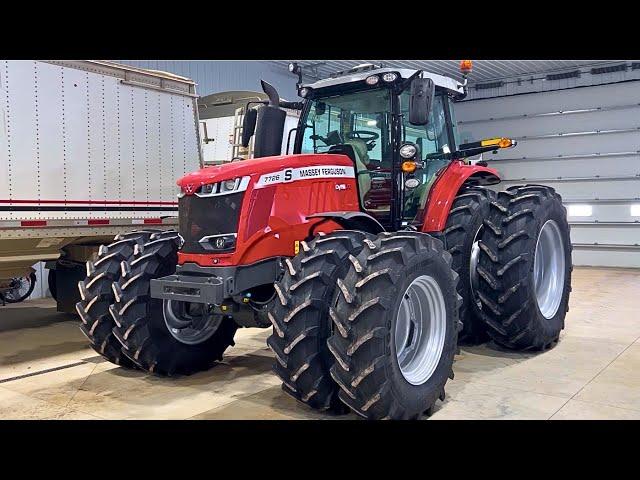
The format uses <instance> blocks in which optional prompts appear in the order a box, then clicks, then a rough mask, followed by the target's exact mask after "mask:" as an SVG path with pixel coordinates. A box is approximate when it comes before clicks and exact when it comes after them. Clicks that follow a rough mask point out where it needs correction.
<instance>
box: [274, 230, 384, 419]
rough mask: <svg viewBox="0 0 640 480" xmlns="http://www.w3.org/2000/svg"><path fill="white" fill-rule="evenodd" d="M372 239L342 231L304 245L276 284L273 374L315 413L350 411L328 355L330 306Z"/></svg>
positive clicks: (352, 232)
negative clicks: (340, 283)
mask: <svg viewBox="0 0 640 480" xmlns="http://www.w3.org/2000/svg"><path fill="white" fill-rule="evenodd" d="M366 238H372V237H371V236H370V235H368V234H366V233H364V232H358V231H351V230H338V231H336V232H333V233H331V234H329V235H321V236H317V237H315V238H314V239H313V240H311V241H310V242H308V243H307V242H300V245H301V249H300V253H299V254H298V255H296V256H295V257H293V258H291V259H286V260H285V261H284V262H285V271H284V275H283V278H282V279H281V280H280V281H279V282H278V283H276V284H275V290H276V294H277V299H276V301H275V302H274V307H273V310H272V311H271V312H270V313H269V314H268V317H269V319H270V321H271V323H272V324H273V333H272V335H271V336H270V337H269V339H268V340H267V344H268V345H269V347H270V348H271V350H273V353H274V354H275V357H276V362H275V363H274V366H273V370H274V372H275V373H276V375H278V377H279V378H280V379H281V380H282V389H283V390H284V391H285V392H286V393H288V394H289V395H291V396H292V397H294V398H295V399H297V400H299V401H300V402H302V403H304V404H306V405H308V406H310V407H312V408H315V409H319V410H327V409H330V410H333V411H335V412H336V413H340V412H344V411H345V407H344V405H343V404H342V403H341V402H340V401H339V400H338V397H337V390H338V387H337V385H336V384H335V382H334V381H333V380H332V379H331V375H330V373H329V369H330V367H331V365H332V364H333V362H334V359H333V357H332V356H331V353H329V350H328V349H327V339H328V338H329V335H330V334H331V328H332V322H331V320H330V319H329V305H330V304H331V301H332V298H333V296H334V291H335V289H336V281H338V279H341V278H343V277H344V275H345V274H346V272H347V266H348V264H349V263H350V260H349V259H350V258H353V257H354V256H355V255H357V254H358V253H360V251H361V250H362V248H363V245H364V240H365V239H366Z"/></svg>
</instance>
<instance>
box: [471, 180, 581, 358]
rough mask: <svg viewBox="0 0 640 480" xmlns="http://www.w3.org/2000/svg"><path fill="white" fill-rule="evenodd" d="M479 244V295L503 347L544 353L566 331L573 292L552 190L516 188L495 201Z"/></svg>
mask: <svg viewBox="0 0 640 480" xmlns="http://www.w3.org/2000/svg"><path fill="white" fill-rule="evenodd" d="M485 227H486V228H485V229H484V232H483V235H482V238H481V240H480V243H479V245H480V256H479V263H478V267H477V273H478V295H479V298H480V301H481V302H482V307H483V308H482V319H483V320H484V322H485V324H486V326H487V332H488V334H489V335H490V336H491V338H492V339H493V340H494V341H495V342H496V343H498V344H500V345H502V346H505V347H507V348H513V349H519V350H545V349H547V348H549V347H551V346H553V345H554V344H555V343H556V342H557V341H558V338H559V335H560V331H561V330H562V329H563V328H564V320H565V316H566V313H567V311H568V310H569V294H570V292H571V271H572V269H573V267H572V262H571V241H570V238H569V224H568V223H567V213H566V210H565V208H564V207H563V205H562V199H561V198H560V195H558V194H557V193H556V192H555V190H554V189H553V188H551V187H546V186H542V185H525V186H514V187H511V188H509V189H507V190H506V191H503V192H500V193H499V194H498V197H497V199H496V200H495V201H494V202H492V208H491V213H490V215H489V217H488V218H487V219H486V221H485Z"/></svg>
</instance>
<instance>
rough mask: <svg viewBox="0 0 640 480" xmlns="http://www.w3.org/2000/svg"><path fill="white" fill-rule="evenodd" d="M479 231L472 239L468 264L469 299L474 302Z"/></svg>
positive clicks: (476, 282) (478, 256)
mask: <svg viewBox="0 0 640 480" xmlns="http://www.w3.org/2000/svg"><path fill="white" fill-rule="evenodd" d="M480 230H482V227H480V228H479V229H478V231H477V232H476V234H475V236H474V237H473V244H472V245H471V257H470V262H469V284H470V285H471V297H472V298H473V299H474V300H475V299H476V298H478V296H477V294H476V292H477V291H478V261H479V260H480V242H479V241H478V237H479V236H480Z"/></svg>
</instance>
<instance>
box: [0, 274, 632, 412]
mask: <svg viewBox="0 0 640 480" xmlns="http://www.w3.org/2000/svg"><path fill="white" fill-rule="evenodd" d="M639 294H640V271H638V270H635V271H634V270H624V269H595V268H593V269H592V268H576V269H575V271H574V281H573V294H572V297H571V309H570V311H569V315H568V317H567V322H566V323H567V328H566V329H565V330H564V332H563V334H562V336H561V340H560V342H559V344H558V345H557V346H556V347H555V348H554V349H552V350H550V351H548V352H545V353H544V354H538V355H536V354H522V353H514V352H507V351H502V350H500V349H498V348H497V347H495V346H493V345H492V344H487V345H482V346H479V347H469V348H462V351H461V354H460V355H459V356H458V357H456V363H455V365H454V371H455V374H456V375H455V380H453V381H449V383H448V384H447V399H446V401H445V402H444V403H440V402H439V403H438V404H437V407H436V408H437V411H436V413H435V414H434V415H433V416H432V417H431V418H432V419H503V418H506V419H640V317H639V314H638V311H640V295H639ZM268 335H269V331H268V330H257V329H245V330H240V331H238V335H237V345H236V347H234V348H232V349H230V350H229V351H228V354H227V356H226V357H225V361H224V362H223V363H222V364H220V365H217V366H216V367H214V368H213V369H211V370H210V371H208V372H202V373H199V374H197V375H193V376H191V377H184V378H176V379H164V378H157V377H153V376H149V375H145V374H143V373H141V372H137V371H132V370H126V369H122V368H119V367H116V366H115V365H112V364H110V363H108V362H106V361H103V360H102V358H101V357H99V356H96V354H95V353H94V352H93V350H91V349H89V348H88V347H87V341H86V339H85V338H84V337H83V335H82V334H81V333H80V331H79V329H78V326H77V322H76V320H75V319H74V318H73V317H72V316H70V315H64V314H58V313H56V312H55V308H54V306H53V303H52V301H51V300H36V301H29V302H25V303H23V304H20V305H15V306H11V307H4V308H3V307H0V418H2V419H16V418H19V419H45V418H46V419H99V418H102V419H123V418H140V419H187V418H197V419H354V418H357V417H356V416H355V415H347V416H341V417H335V416H331V415H327V414H320V413H317V412H314V411H312V410H310V409H308V408H306V407H305V406H302V405H300V404H298V403H296V402H295V401H294V400H292V399H291V398H289V397H288V396H287V395H285V394H284V393H283V392H282V391H281V389H280V386H279V381H278V380H277V379H276V377H275V376H274V375H273V374H272V373H271V371H270V368H271V363H272V354H271V351H270V350H268V349H267V348H266V345H265V339H266V337H267V336H268Z"/></svg>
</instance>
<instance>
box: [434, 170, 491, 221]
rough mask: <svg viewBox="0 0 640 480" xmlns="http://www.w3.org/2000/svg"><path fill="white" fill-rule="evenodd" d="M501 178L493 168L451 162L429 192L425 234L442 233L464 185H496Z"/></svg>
mask: <svg viewBox="0 0 640 480" xmlns="http://www.w3.org/2000/svg"><path fill="white" fill-rule="evenodd" d="M496 183H500V176H499V174H498V172H497V171H496V170H494V169H493V168H488V167H483V166H480V165H468V164H465V163H464V162H461V161H454V162H451V163H450V164H449V165H448V166H447V167H446V168H445V170H444V171H443V172H442V173H441V174H440V175H439V176H438V179H437V180H436V181H435V183H434V184H433V186H432V187H431V191H430V192H429V196H428V198H427V205H426V213H425V217H424V223H423V225H422V231H423V232H441V231H442V230H444V227H445V225H446V224H447V218H448V217H449V211H450V210H451V205H452V204H453V201H454V199H455V198H456V196H457V195H458V192H459V191H460V188H462V186H463V185H465V184H467V185H495V184H496Z"/></svg>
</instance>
